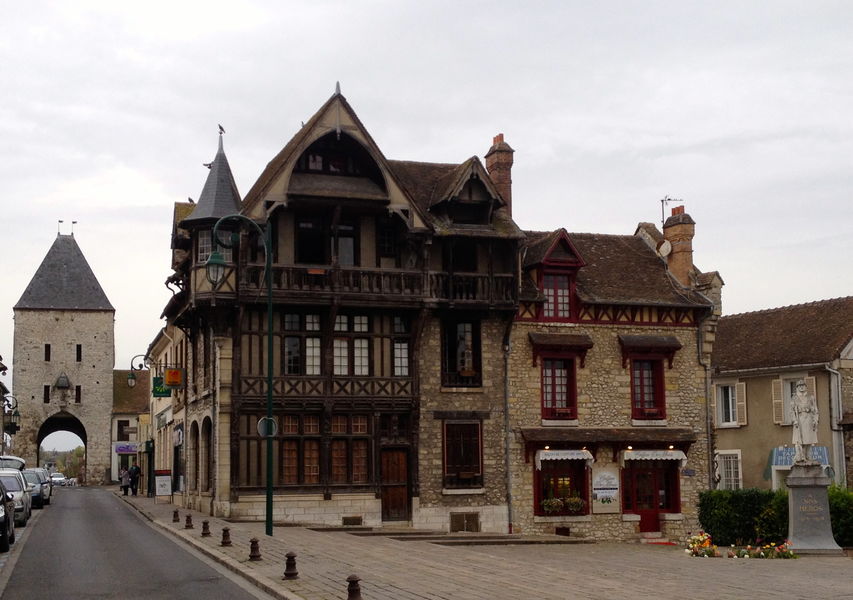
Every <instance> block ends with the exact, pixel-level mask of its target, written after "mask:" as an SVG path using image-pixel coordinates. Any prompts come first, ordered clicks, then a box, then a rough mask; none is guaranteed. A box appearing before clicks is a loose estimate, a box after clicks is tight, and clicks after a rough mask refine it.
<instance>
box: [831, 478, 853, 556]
mask: <svg viewBox="0 0 853 600" xmlns="http://www.w3.org/2000/svg"><path fill="white" fill-rule="evenodd" d="M829 517H830V519H832V535H833V537H834V538H835V543H836V544H838V545H839V546H841V547H842V548H850V547H853V492H851V491H850V490H848V489H847V488H843V487H840V486H837V485H832V486H830V487H829Z"/></svg>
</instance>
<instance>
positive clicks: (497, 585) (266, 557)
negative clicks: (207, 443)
mask: <svg viewBox="0 0 853 600" xmlns="http://www.w3.org/2000/svg"><path fill="white" fill-rule="evenodd" d="M118 497H119V498H121V499H122V500H124V501H125V502H127V503H128V504H130V505H132V506H133V507H135V508H136V509H137V510H138V511H139V512H140V513H142V514H143V515H145V516H146V517H147V518H148V519H150V520H151V521H152V523H153V524H154V525H156V526H157V527H159V528H160V529H161V530H163V531H164V532H166V533H167V534H169V535H172V536H175V537H177V538H180V539H181V540H184V541H185V542H186V543H188V544H190V545H191V546H192V547H194V548H195V549H197V550H198V551H200V552H202V553H204V554H205V555H207V556H209V557H210V558H212V559H213V560H216V561H217V562H219V563H221V564H222V565H224V566H226V567H227V568H229V569H231V570H232V571H234V572H235V573H238V574H239V575H241V576H242V577H244V578H246V579H247V580H249V581H250V582H251V583H253V584H254V585H256V586H257V587H259V588H261V589H263V590H264V591H265V592H266V593H268V594H270V595H272V596H274V597H278V598H283V599H286V600H344V599H346V597H347V582H346V579H347V577H348V576H349V575H351V574H356V575H358V576H359V577H360V578H361V579H362V582H361V593H362V596H363V598H364V600H416V599H418V600H428V599H435V600H526V599H532V598H536V599H537V600H539V599H542V600H565V599H566V598H574V597H581V598H601V599H605V598H607V599H615V598H659V599H673V600H683V598H685V597H709V598H743V597H747V596H754V597H771V596H774V595H778V596H781V597H785V598H808V599H810V600H811V599H815V598H853V568H851V567H853V563H851V560H850V559H849V558H846V557H820V558H818V557H805V558H801V559H799V560H747V559H740V560H735V559H722V558H717V559H701V558H690V557H688V556H686V554H685V553H684V551H683V549H681V548H678V547H674V546H652V545H634V544H583V545H553V546H552V545H523V546H452V547H448V546H444V545H437V544H434V543H431V542H429V541H427V540H423V539H417V538H416V537H414V536H412V537H411V538H406V539H402V538H399V539H392V538H391V537H386V536H376V535H371V536H358V535H351V534H349V533H347V532H344V531H330V532H323V531H314V530H311V529H307V528H304V527H276V528H275V530H274V532H273V536H272V537H268V536H266V535H265V534H264V523H262V522H260V523H229V522H227V521H225V520H223V519H216V518H213V517H209V516H206V515H204V514H202V513H200V512H196V511H188V510H186V509H183V508H178V512H179V515H180V521H179V522H178V523H173V522H172V516H173V512H174V510H175V508H176V507H175V505H172V504H167V503H166V502H164V501H163V500H160V501H158V502H156V503H155V501H154V499H153V498H146V497H141V496H137V497H133V496H128V497H125V496H121V495H119V496H118ZM188 514H189V515H191V517H192V521H193V525H194V529H185V528H184V525H185V522H186V516H187V515H188ZM203 520H207V521H208V522H209V525H210V532H211V535H210V537H206V538H203V537H201V528H202V521H203ZM223 527H228V528H229V529H230V534H231V541H232V546H230V547H222V546H221V545H220V541H221V539H222V528H223ZM253 537H256V538H257V539H258V540H259V541H260V552H261V555H262V560H260V561H256V562H252V561H249V540H250V539H251V538H253ZM290 551H293V552H295V553H296V554H297V563H296V566H297V569H298V571H299V578H298V579H296V580H291V581H283V580H282V576H283V573H284V568H285V555H286V554H287V553H288V552H290Z"/></svg>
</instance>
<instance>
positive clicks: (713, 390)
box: [708, 384, 719, 427]
mask: <svg viewBox="0 0 853 600" xmlns="http://www.w3.org/2000/svg"><path fill="white" fill-rule="evenodd" d="M708 410H710V411H711V419H712V421H713V423H714V427H717V425H718V424H719V423H718V420H719V419H717V384H714V385H712V386H711V400H710V401H709V402H708Z"/></svg>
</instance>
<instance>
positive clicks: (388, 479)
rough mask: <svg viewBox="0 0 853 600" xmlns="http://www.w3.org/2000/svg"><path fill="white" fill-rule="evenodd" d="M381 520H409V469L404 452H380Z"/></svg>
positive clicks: (406, 454)
mask: <svg viewBox="0 0 853 600" xmlns="http://www.w3.org/2000/svg"><path fill="white" fill-rule="evenodd" d="M381 456H382V464H381V473H382V480H381V486H382V520H383V521H408V520H409V469H408V453H407V452H406V451H405V450H382V453H381Z"/></svg>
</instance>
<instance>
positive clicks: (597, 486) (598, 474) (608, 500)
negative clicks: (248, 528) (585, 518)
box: [592, 465, 620, 513]
mask: <svg viewBox="0 0 853 600" xmlns="http://www.w3.org/2000/svg"><path fill="white" fill-rule="evenodd" d="M619 510H620V508H619V470H618V467H616V466H615V465H608V466H602V467H593V469H592V511H593V512H594V513H617V512H619Z"/></svg>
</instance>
